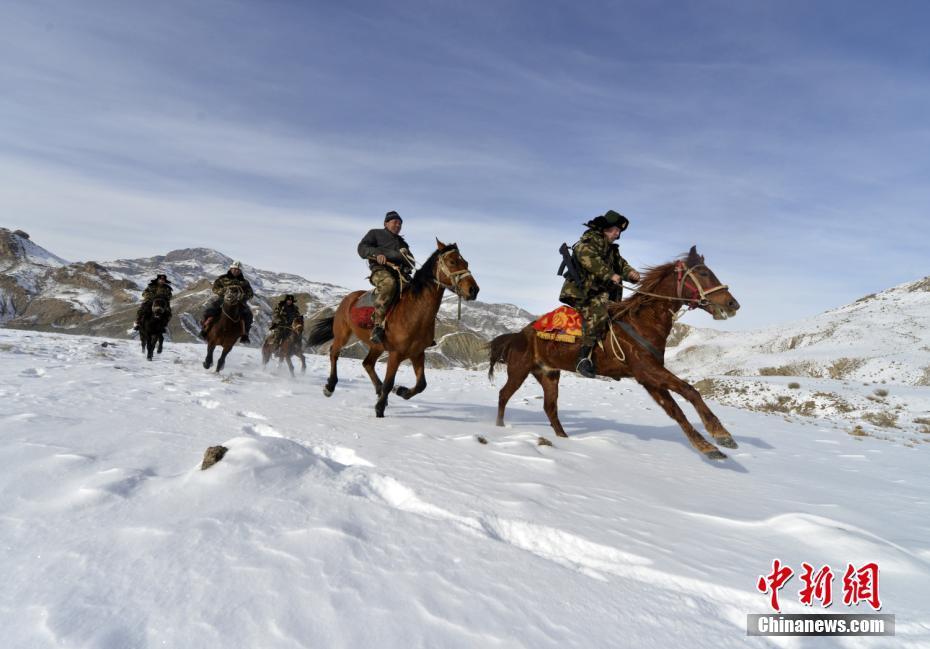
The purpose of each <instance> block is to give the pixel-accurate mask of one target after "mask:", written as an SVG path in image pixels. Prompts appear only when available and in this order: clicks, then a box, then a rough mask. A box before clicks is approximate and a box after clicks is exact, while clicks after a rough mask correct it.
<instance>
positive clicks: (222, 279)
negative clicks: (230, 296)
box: [203, 271, 255, 336]
mask: <svg viewBox="0 0 930 649" xmlns="http://www.w3.org/2000/svg"><path fill="white" fill-rule="evenodd" d="M232 286H238V287H239V288H241V289H242V293H243V298H242V303H241V305H240V306H241V308H240V313H241V314H242V317H243V318H244V319H245V335H246V336H248V335H249V329H251V328H252V319H253V316H252V309H250V308H249V307H248V305H247V304H246V302H248V301H249V300H251V299H252V298H253V297H254V296H255V293H254V292H253V291H252V285H251V284H249V280H247V279H246V278H245V275H243V274H242V272H241V271H240V272H239V277H233V275H232V274H231V273H230V272H229V271H226V273H225V274H223V275H220V276H219V277H217V278H216V280H215V281H214V282H213V292H214V293H215V294H216V296H217V297H216V298H215V299H214V300H213V301H212V302H210V304H208V305H207V308H206V310H205V311H204V313H203V319H204V321H205V322H206V321H207V320H209V319H211V318H215V317H216V316H218V315H219V313H220V311H221V310H222V308H223V297H224V296H225V295H226V289H228V288H230V287H232Z"/></svg>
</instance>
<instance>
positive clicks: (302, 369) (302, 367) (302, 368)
mask: <svg viewBox="0 0 930 649" xmlns="http://www.w3.org/2000/svg"><path fill="white" fill-rule="evenodd" d="M297 355H298V356H300V373H301V374H305V373H306V372H307V359H306V358H305V357H304V353H303V351H299V352H297Z"/></svg>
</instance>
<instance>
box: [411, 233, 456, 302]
mask: <svg viewBox="0 0 930 649" xmlns="http://www.w3.org/2000/svg"><path fill="white" fill-rule="evenodd" d="M458 249H459V246H458V244H456V243H450V244H449V245H447V246H445V247H443V248H437V249H436V250H434V251H433V254H431V255H430V256H429V257H428V258H427V259H426V261H425V262H423V265H422V266H420V268H419V270H417V272H416V273H414V274H413V279H411V280H410V287H409V288H410V291H411V292H412V293H413V294H414V295H418V294H419V293H422V292H423V290H424V289H426V288H428V287H429V286H431V285H432V284H433V275H434V273H435V271H436V262H437V261H439V257H441V256H442V255H444V254H445V253H447V252H449V251H450V250H458Z"/></svg>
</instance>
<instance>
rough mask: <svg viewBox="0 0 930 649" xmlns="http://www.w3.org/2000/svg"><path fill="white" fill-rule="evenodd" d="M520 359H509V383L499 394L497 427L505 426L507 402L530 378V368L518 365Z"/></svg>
mask: <svg viewBox="0 0 930 649" xmlns="http://www.w3.org/2000/svg"><path fill="white" fill-rule="evenodd" d="M517 360H518V359H515V358H509V359H508V362H507V382H506V383H505V384H504V387H502V388H501V389H500V392H498V394H497V425H498V426H503V425H504V409H505V408H507V402H508V401H510V397H512V396H513V395H514V393H515V392H516V391H517V390H519V389H520V386H521V385H523V382H524V381H525V380H526V377H527V376H529V373H530V368H529V365H526V364H525V363H518V362H517Z"/></svg>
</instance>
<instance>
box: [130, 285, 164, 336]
mask: <svg viewBox="0 0 930 649" xmlns="http://www.w3.org/2000/svg"><path fill="white" fill-rule="evenodd" d="M156 299H162V300H164V301H165V312H166V314H167V316H168V319H167V320H165V323H166V324H167V323H168V321H170V320H171V285H170V284H168V283H167V282H165V283H164V284H159V283H158V280H157V279H153V280H152V281H151V282H149V285H148V286H146V287H145V290H144V291H142V304H140V305H139V309H138V310H137V311H136V326H138V325H139V323H140V322H142V316H143V315H145V314H147V313H151V311H152V302H154V301H155V300H156Z"/></svg>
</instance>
